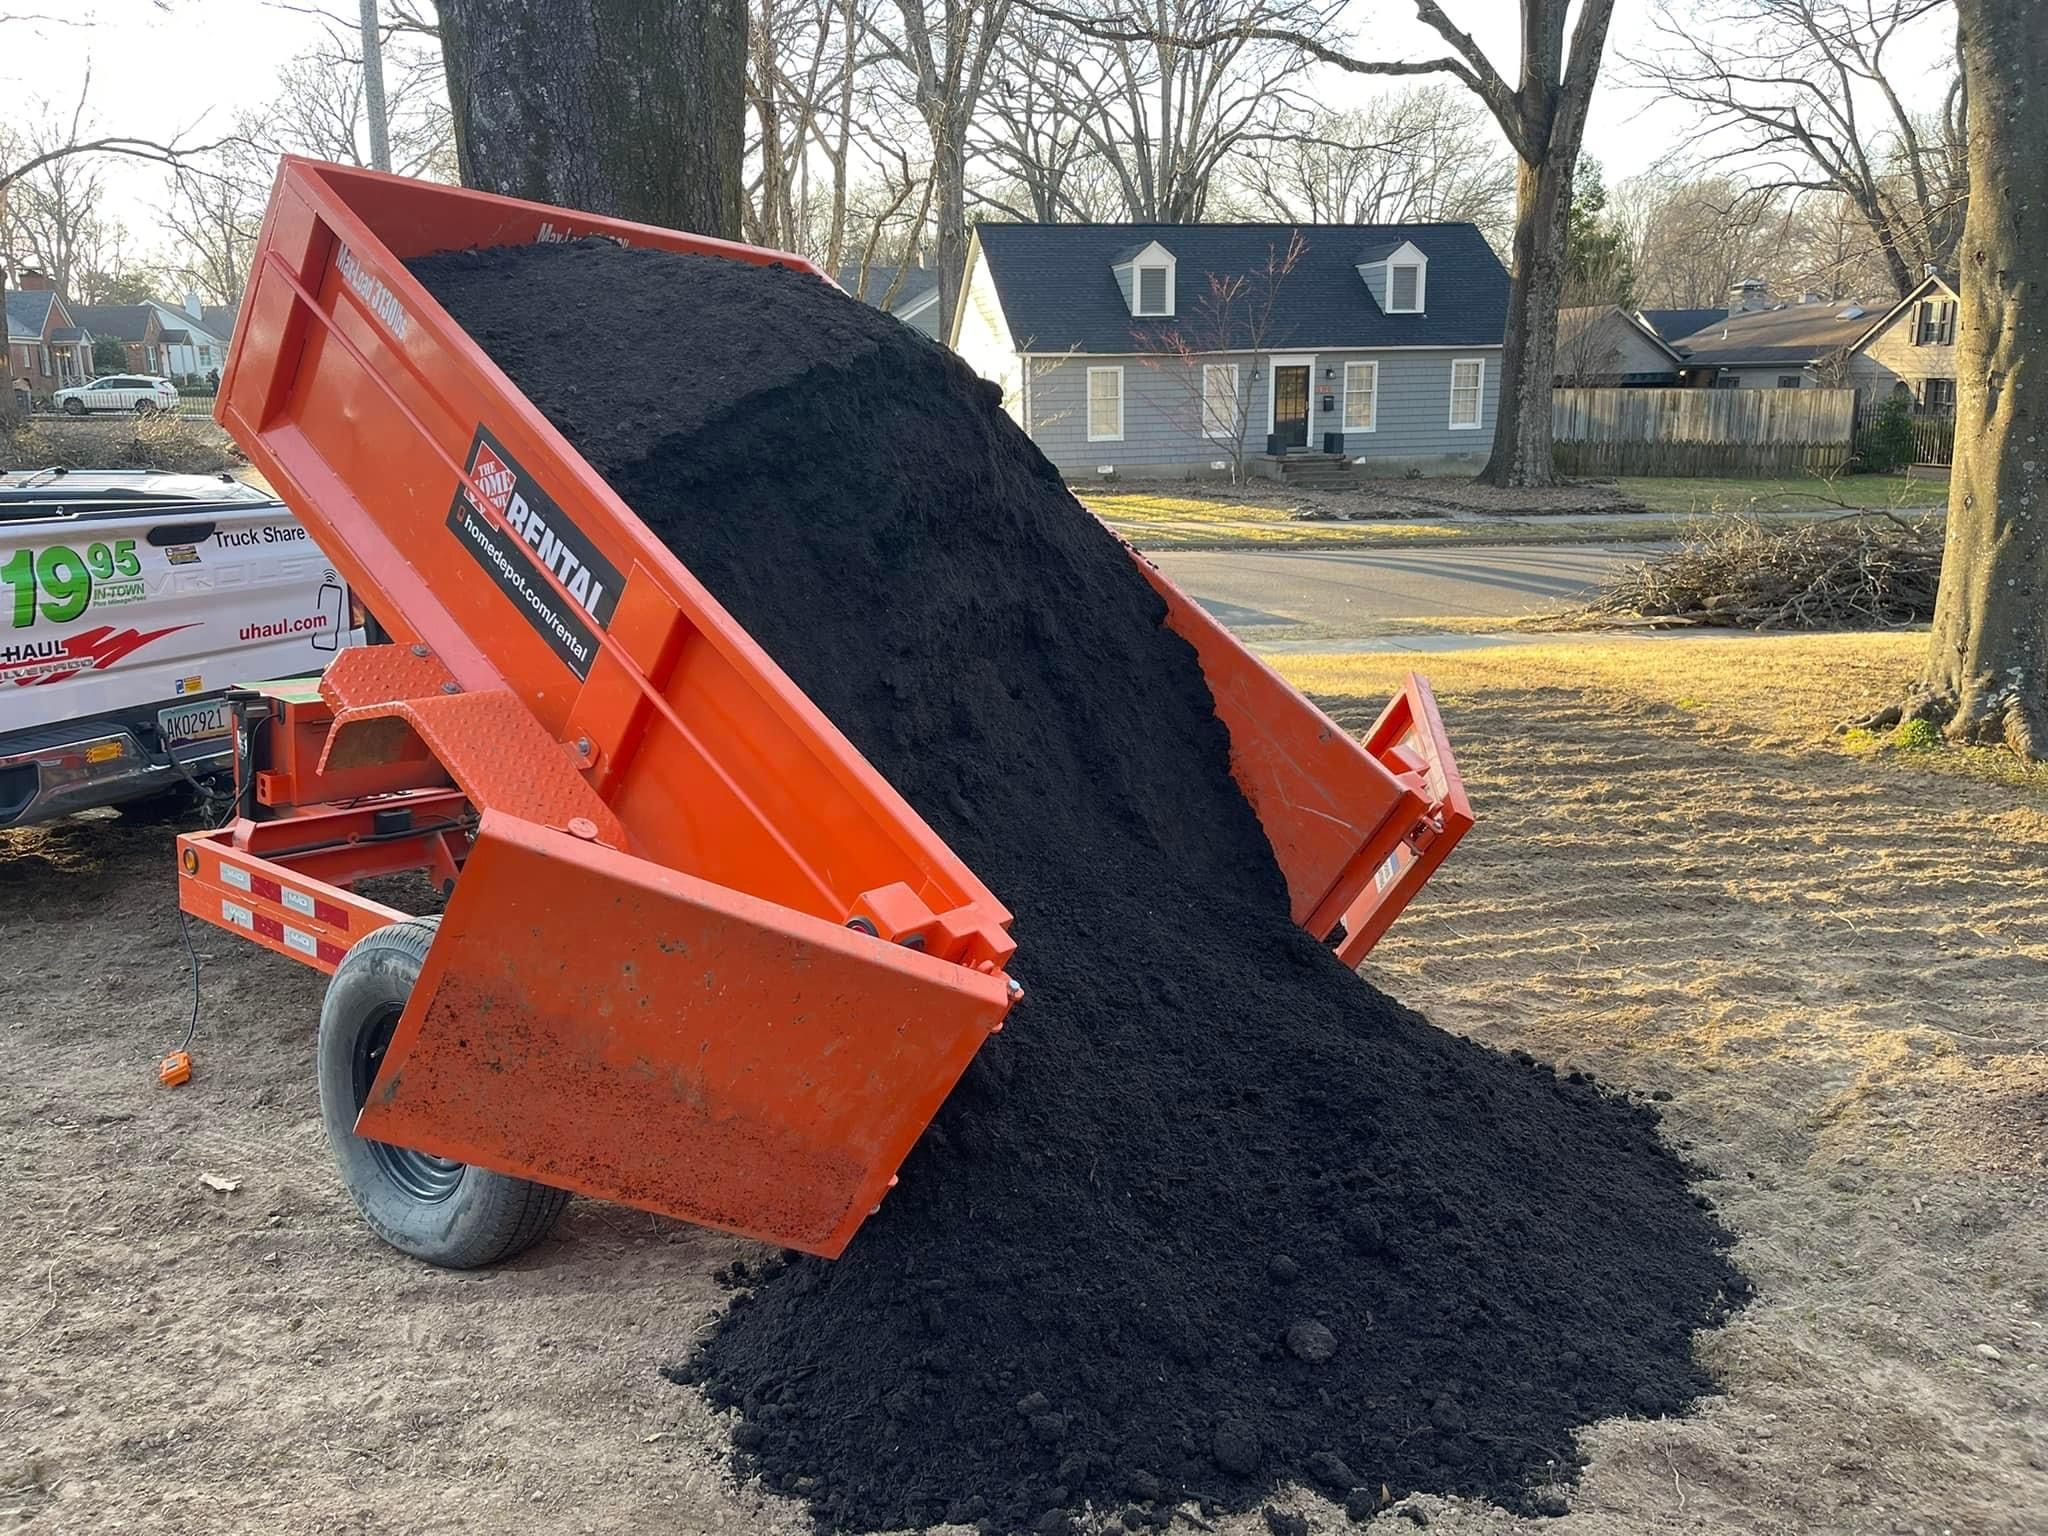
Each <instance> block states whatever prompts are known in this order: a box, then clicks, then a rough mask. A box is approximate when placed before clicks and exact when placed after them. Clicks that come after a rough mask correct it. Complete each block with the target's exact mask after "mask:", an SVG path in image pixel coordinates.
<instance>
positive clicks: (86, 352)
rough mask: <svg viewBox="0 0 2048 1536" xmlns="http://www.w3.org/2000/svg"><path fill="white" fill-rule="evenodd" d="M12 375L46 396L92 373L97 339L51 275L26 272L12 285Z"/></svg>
mask: <svg viewBox="0 0 2048 1536" xmlns="http://www.w3.org/2000/svg"><path fill="white" fill-rule="evenodd" d="M7 370H8V381H9V383H11V384H13V385H14V387H15V388H16V389H17V390H19V389H20V388H21V387H22V385H23V383H24V382H25V383H26V385H27V387H28V392H29V394H30V395H31V396H33V397H34V398H36V399H38V400H46V399H48V398H49V397H50V395H51V394H53V393H55V392H56V391H57V390H60V389H68V388H70V387H71V386H72V385H73V384H83V383H84V382H85V381H86V380H87V379H89V378H91V377H92V342H91V340H90V339H89V338H88V336H87V333H86V332H85V330H84V329H83V328H82V327H81V326H80V324H79V322H78V320H77V318H76V316H75V315H74V313H73V312H72V310H71V309H70V308H69V307H68V306H67V305H66V304H65V302H64V299H63V296H62V295H60V294H59V293H58V292H57V291H56V289H55V287H53V286H52V285H51V282H50V280H49V279H48V278H47V277H45V276H44V275H43V274H42V273H40V272H23V273H22V274H21V276H20V277H19V278H18V279H17V280H16V282H15V283H14V284H12V285H10V286H9V287H8V289H7Z"/></svg>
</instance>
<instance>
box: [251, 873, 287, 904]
mask: <svg viewBox="0 0 2048 1536" xmlns="http://www.w3.org/2000/svg"><path fill="white" fill-rule="evenodd" d="M249 894H250V895H251V896H261V897H262V898H263V899H264V900H265V901H283V900H284V891H283V890H282V889H281V888H280V887H279V885H278V883H277V882H276V881H275V880H272V879H270V878H268V877H267V876H264V875H251V876H250V877H249Z"/></svg>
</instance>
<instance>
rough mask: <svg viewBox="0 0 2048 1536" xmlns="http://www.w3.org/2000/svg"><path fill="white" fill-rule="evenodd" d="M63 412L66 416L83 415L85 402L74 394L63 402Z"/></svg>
mask: <svg viewBox="0 0 2048 1536" xmlns="http://www.w3.org/2000/svg"><path fill="white" fill-rule="evenodd" d="M64 414H65V415H66V416H83V415H84V414H85V402H84V401H83V400H80V399H78V398H76V397H75V396H74V397H73V398H72V399H69V400H66V401H65V402H64Z"/></svg>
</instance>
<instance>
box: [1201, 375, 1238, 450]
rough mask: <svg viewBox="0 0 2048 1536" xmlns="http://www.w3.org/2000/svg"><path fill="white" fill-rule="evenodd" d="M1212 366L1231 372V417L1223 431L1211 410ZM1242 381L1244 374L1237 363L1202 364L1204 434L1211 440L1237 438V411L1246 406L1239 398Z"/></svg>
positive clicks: (1231, 440) (1213, 441) (1233, 440)
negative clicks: (1216, 422) (1210, 373)
mask: <svg viewBox="0 0 2048 1536" xmlns="http://www.w3.org/2000/svg"><path fill="white" fill-rule="evenodd" d="M1212 368H1214V369H1220V370H1228V372H1229V374H1230V419H1229V421H1227V422H1226V423H1224V425H1223V428H1222V430H1221V431H1218V430H1217V429H1216V424H1215V422H1214V420H1213V419H1212V417H1211V416H1210V412H1209V370H1210V369H1212ZM1242 381H1243V375H1241V374H1240V373H1239V372H1238V369H1237V364H1235V363H1204V364H1202V436H1203V437H1205V438H1207V439H1208V440H1209V441H1210V442H1212V443H1230V442H1235V441H1236V440H1237V413H1238V412H1239V411H1240V410H1242V409H1243V407H1244V403H1243V401H1242V400H1240V399H1239V397H1238V393H1237V391H1238V387H1239V385H1240V384H1241V383H1242Z"/></svg>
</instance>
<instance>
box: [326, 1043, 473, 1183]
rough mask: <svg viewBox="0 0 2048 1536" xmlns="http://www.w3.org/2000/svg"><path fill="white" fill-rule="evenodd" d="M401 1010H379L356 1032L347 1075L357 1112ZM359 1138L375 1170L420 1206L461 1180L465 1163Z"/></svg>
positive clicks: (375, 1076) (362, 1103)
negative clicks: (352, 1089)
mask: <svg viewBox="0 0 2048 1536" xmlns="http://www.w3.org/2000/svg"><path fill="white" fill-rule="evenodd" d="M404 1012H405V1008H404V1005H403V1004H399V1003H394V1004H392V1005H391V1006H389V1007H387V1008H382V1009H379V1010H378V1011H377V1013H376V1015H375V1016H374V1017H372V1018H370V1019H369V1020H367V1021H366V1022H365V1023H364V1025H363V1027H362V1029H360V1030H359V1031H357V1033H356V1040H355V1049H354V1051H353V1052H352V1053H351V1063H350V1064H351V1067H352V1071H351V1074H350V1075H351V1078H352V1079H353V1086H354V1088H355V1100H356V1112H357V1113H358V1114H360V1113H361V1112H362V1108H363V1105H364V1104H365V1103H367V1102H368V1100H369V1097H370V1085H371V1084H372V1083H374V1082H375V1081H376V1080H377V1069H378V1068H379V1067H381V1066H382V1065H383V1064H384V1052H385V1051H386V1050H387V1049H388V1048H389V1047H390V1045H391V1036H392V1033H393V1032H394V1031H395V1030H396V1029H397V1028H398V1021H399V1019H400V1017H401V1016H402V1015H403V1014H404ZM359 1139H360V1140H361V1141H362V1143H363V1145H364V1146H366V1147H368V1148H369V1149H370V1157H371V1159H372V1161H374V1162H375V1163H376V1165H377V1170H378V1172H380V1173H382V1174H383V1175H384V1177H385V1178H386V1179H388V1180H390V1181H391V1183H392V1185H393V1186H394V1187H396V1188H397V1189H399V1190H401V1191H402V1192H403V1193H405V1194H406V1195H407V1196H409V1197H410V1198H412V1199H414V1200H417V1201H419V1202H420V1203H421V1204H422V1205H437V1204H439V1203H440V1202H441V1201H443V1200H446V1199H447V1198H448V1197H449V1196H450V1195H452V1194H454V1193H455V1191H456V1189H457V1187H458V1186H460V1185H461V1183H462V1175H463V1172H464V1170H465V1169H466V1168H467V1167H468V1166H469V1165H468V1164H467V1163H458V1162H456V1161H454V1160H453V1159H452V1158H446V1157H435V1156H434V1155H433V1154H432V1153H431V1152H415V1151H414V1150H413V1149H412V1148H410V1147H394V1146H392V1145H391V1144H390V1143H389V1142H384V1141H372V1140H371V1139H370V1138H369V1137H367V1136H364V1137H361V1138H359Z"/></svg>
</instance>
